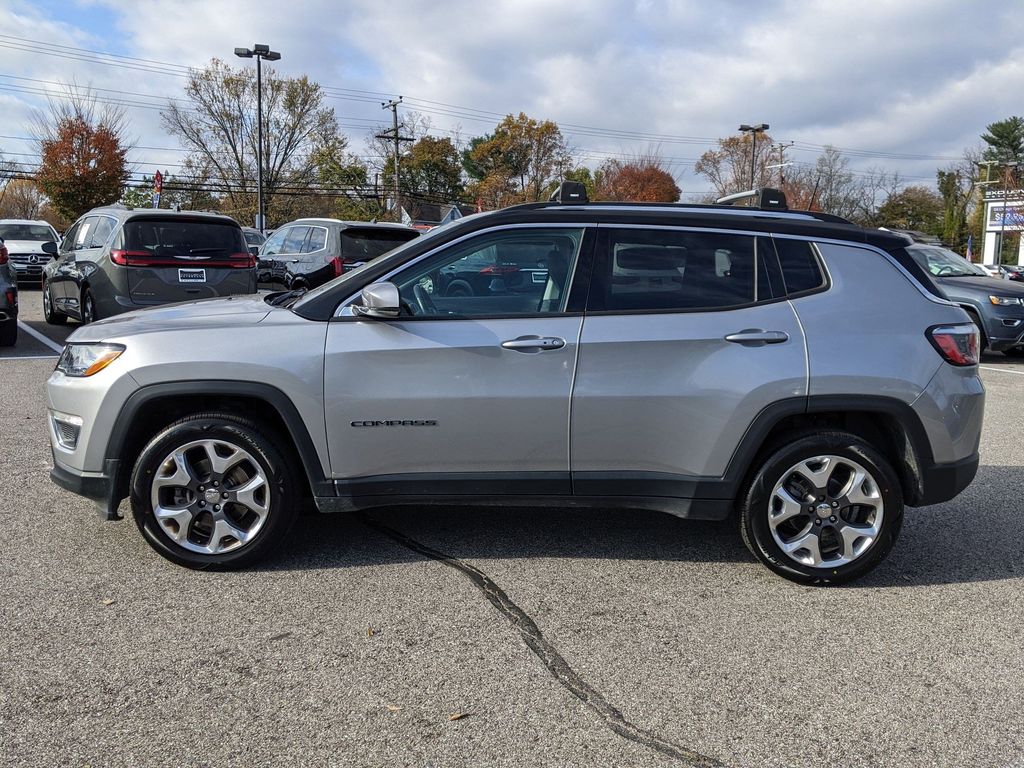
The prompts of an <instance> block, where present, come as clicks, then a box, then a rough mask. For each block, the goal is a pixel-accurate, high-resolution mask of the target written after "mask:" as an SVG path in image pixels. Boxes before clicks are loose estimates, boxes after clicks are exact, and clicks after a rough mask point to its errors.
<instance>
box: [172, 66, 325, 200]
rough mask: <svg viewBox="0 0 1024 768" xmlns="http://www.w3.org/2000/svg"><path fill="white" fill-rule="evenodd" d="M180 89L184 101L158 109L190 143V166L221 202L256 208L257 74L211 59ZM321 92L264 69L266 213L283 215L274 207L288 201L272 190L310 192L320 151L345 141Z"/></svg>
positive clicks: (299, 79)
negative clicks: (217, 190)
mask: <svg viewBox="0 0 1024 768" xmlns="http://www.w3.org/2000/svg"><path fill="white" fill-rule="evenodd" d="M185 93H186V96H187V97H188V100H189V102H190V104H189V105H184V104H181V103H180V102H178V101H171V102H169V103H168V105H167V108H166V109H165V110H164V111H163V112H162V113H161V115H162V118H163V124H164V127H165V128H167V130H168V131H169V132H170V133H171V134H172V135H174V136H176V137H177V138H178V140H179V141H180V142H181V143H182V145H183V146H184V147H185V148H186V149H188V150H189V153H190V154H189V157H188V162H189V163H190V164H191V166H192V167H193V168H194V169H195V173H196V174H197V175H202V176H205V177H206V178H208V179H209V180H210V182H209V183H211V184H215V185H218V186H219V187H220V188H221V189H222V190H223V194H224V195H225V197H226V198H227V205H226V207H227V208H230V209H231V210H233V211H236V212H252V213H255V208H256V205H255V191H256V178H257V176H258V173H257V167H256V158H257V141H258V139H257V136H258V130H257V124H256V119H257V116H256V81H255V78H254V77H253V76H252V73H251V72H250V71H248V70H246V69H233V68H232V67H230V66H228V65H227V64H225V63H224V62H223V61H220V60H218V59H213V60H212V61H211V62H210V65H209V66H208V67H206V68H205V69H202V70H193V71H192V72H191V73H190V75H189V79H188V83H187V84H186V86H185ZM323 98H324V97H323V92H322V90H321V88H320V86H319V85H318V84H317V83H314V82H312V81H310V80H309V79H308V78H307V77H305V76H302V77H297V78H281V77H279V76H278V75H277V74H276V73H275V72H274V70H273V69H271V68H269V67H267V68H264V70H263V144H264V146H263V165H264V173H263V186H264V200H265V205H266V208H267V210H268V211H270V212H271V214H270V215H271V217H272V218H274V217H275V215H276V218H280V217H281V213H282V212H279V211H277V209H278V208H281V207H282V206H283V205H285V203H286V202H287V201H281V200H277V199H276V198H275V196H284V195H283V193H287V194H288V195H294V194H296V193H299V194H301V193H303V192H304V191H307V190H308V191H310V192H311V193H312V192H315V184H316V182H317V180H318V176H319V174H318V166H317V163H318V159H319V158H320V157H322V151H321V150H322V149H323V148H324V147H325V146H328V145H332V146H336V145H338V144H339V143H341V144H342V145H344V143H345V139H344V137H343V136H342V135H341V134H340V132H339V128H338V121H337V118H336V117H335V115H334V110H333V109H332V108H330V107H325V106H323Z"/></svg>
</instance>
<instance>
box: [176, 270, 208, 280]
mask: <svg viewBox="0 0 1024 768" xmlns="http://www.w3.org/2000/svg"><path fill="white" fill-rule="evenodd" d="M178 282H179V283H205V282H206V270H205V269H179V270H178Z"/></svg>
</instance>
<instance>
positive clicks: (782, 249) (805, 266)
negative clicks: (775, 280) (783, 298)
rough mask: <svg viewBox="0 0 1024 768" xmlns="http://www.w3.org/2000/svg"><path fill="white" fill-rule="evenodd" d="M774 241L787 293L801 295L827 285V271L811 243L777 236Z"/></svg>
mask: <svg viewBox="0 0 1024 768" xmlns="http://www.w3.org/2000/svg"><path fill="white" fill-rule="evenodd" d="M774 242H775V251H776V252H777V253H778V255H779V264H780V265H781V267H782V280H783V282H784V283H785V284H786V293H787V294H789V295H790V296H794V295H801V294H805V293H810V292H811V291H816V290H819V289H821V288H824V287H825V286H826V284H827V281H826V279H825V272H824V270H822V268H821V263H820V261H819V260H818V255H817V253H815V251H814V246H813V245H811V243H809V242H807V241H806V240H787V239H786V238H775V239H774Z"/></svg>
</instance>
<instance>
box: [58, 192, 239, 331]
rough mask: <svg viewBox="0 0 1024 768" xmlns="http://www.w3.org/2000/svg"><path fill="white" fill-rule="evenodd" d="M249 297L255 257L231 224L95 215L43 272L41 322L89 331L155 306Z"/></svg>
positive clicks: (179, 216) (207, 218) (136, 213)
mask: <svg viewBox="0 0 1024 768" xmlns="http://www.w3.org/2000/svg"><path fill="white" fill-rule="evenodd" d="M48 245H52V244H48ZM54 250H56V248H54ZM255 292H256V257H255V256H253V255H252V254H250V253H249V248H248V246H247V245H246V243H245V238H244V237H243V236H242V228H241V227H240V226H239V225H238V222H237V221H235V220H234V219H232V218H230V217H228V216H221V215H218V214H213V213H200V212H198V211H188V212H185V211H181V212H177V211H161V210H143V209H136V210H128V209H127V208H120V207H109V208H97V209H95V210H93V211H90V212H89V213H87V214H86V215H84V216H83V217H82V218H80V219H79V220H78V221H76V222H75V223H74V224H73V225H72V226H71V228H70V229H68V231H67V233H66V234H65V235H64V240H63V242H62V243H61V246H60V251H59V253H56V254H55V255H54V256H53V257H52V259H51V260H50V261H49V262H48V263H47V264H46V266H45V267H44V269H43V286H42V294H43V316H44V317H45V318H46V322H48V323H51V324H53V325H60V324H62V323H64V322H66V321H67V319H68V317H73V318H75V319H77V320H81V321H82V322H84V323H88V322H92V321H93V320H97V319H99V318H102V317H110V316H111V315H116V314H120V313H122V312H128V311H130V310H133V309H141V308H143V307H151V306H155V305H157V304H168V303H170V302H176V301H188V300H190V299H208V298H214V297H217V296H231V295H234V294H243V293H255Z"/></svg>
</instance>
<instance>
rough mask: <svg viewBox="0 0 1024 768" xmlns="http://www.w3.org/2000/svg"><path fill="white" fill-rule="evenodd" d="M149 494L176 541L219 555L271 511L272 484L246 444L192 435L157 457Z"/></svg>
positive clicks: (246, 537)
mask: <svg viewBox="0 0 1024 768" xmlns="http://www.w3.org/2000/svg"><path fill="white" fill-rule="evenodd" d="M150 496H151V503H152V509H153V515H154V517H155V518H156V521H157V523H158V524H159V525H160V527H161V529H163V531H164V532H165V533H166V534H167V535H168V536H169V537H170V538H171V539H172V540H173V541H174V542H175V543H176V544H178V545H179V546H181V547H183V548H184V549H187V550H189V551H191V552H196V553H198V554H205V555H219V554H222V553H225V552H232V551H234V550H238V549H240V548H242V547H244V546H245V545H246V544H249V543H250V542H252V541H253V539H254V538H255V537H256V536H257V535H258V534H259V532H260V530H261V529H262V528H263V526H264V524H265V523H266V521H267V515H268V513H269V512H270V501H271V487H270V482H269V480H268V479H267V477H266V474H265V472H264V470H263V468H262V467H261V466H260V464H259V463H258V462H257V461H256V459H255V458H254V457H253V456H252V454H250V453H249V452H248V451H246V450H245V449H243V448H241V447H239V446H237V445H234V444H233V443H230V442H227V441H226V440H216V439H210V440H195V441H192V442H189V443H185V444H184V445H181V446H179V447H178V448H175V449H174V450H173V451H171V452H170V453H169V454H167V456H166V457H165V458H164V460H163V461H161V462H160V465H159V468H158V469H157V471H156V473H155V474H154V476H153V480H152V483H151V490H150Z"/></svg>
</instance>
